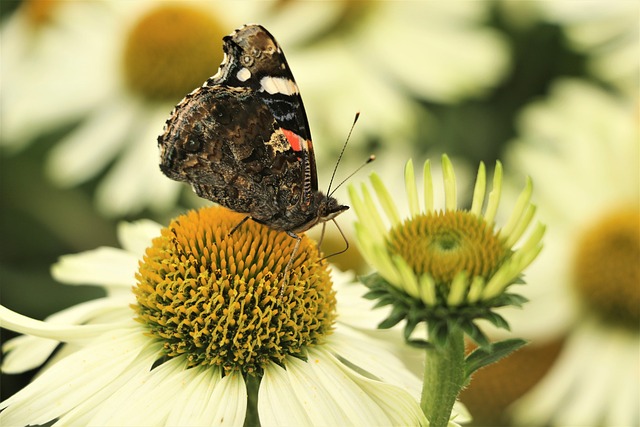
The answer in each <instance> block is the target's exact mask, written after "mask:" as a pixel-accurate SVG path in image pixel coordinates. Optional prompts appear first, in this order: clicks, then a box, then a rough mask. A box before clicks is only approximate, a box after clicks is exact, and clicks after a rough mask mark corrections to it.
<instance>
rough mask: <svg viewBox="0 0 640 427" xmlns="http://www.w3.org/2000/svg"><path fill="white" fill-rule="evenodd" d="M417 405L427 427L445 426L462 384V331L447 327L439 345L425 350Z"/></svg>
mask: <svg viewBox="0 0 640 427" xmlns="http://www.w3.org/2000/svg"><path fill="white" fill-rule="evenodd" d="M423 381H424V382H423V384H422V397H421V400H420V406H421V407H422V411H423V412H424V414H425V415H426V417H427V419H428V420H429V425H430V427H446V426H447V424H448V423H449V418H450V416H451V411H452V409H453V404H454V403H455V401H456V398H457V397H458V393H460V390H461V389H462V387H463V385H464V335H463V332H462V331H461V330H460V329H458V328H451V330H450V332H449V336H448V337H447V341H446V343H445V344H444V345H442V346H436V347H434V348H429V349H427V351H426V361H425V367H424V380H423Z"/></svg>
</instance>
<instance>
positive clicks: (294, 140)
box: [281, 128, 307, 151]
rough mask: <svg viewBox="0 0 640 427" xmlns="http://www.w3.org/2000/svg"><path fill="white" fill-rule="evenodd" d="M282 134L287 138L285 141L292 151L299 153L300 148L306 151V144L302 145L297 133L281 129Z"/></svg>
mask: <svg viewBox="0 0 640 427" xmlns="http://www.w3.org/2000/svg"><path fill="white" fill-rule="evenodd" d="M281 129H282V128H281ZM282 133H284V136H286V137H287V141H289V144H291V148H293V151H301V150H302V147H305V149H306V145H307V144H303V142H304V140H303V139H302V138H301V137H300V136H299V135H298V134H297V133H295V132H293V131H290V130H287V129H282Z"/></svg>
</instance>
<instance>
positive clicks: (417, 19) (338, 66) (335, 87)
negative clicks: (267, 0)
mask: <svg viewBox="0 0 640 427" xmlns="http://www.w3.org/2000/svg"><path fill="white" fill-rule="evenodd" d="M340 3H342V4H344V5H345V7H344V9H343V10H342V14H341V15H339V18H340V21H339V24H336V26H337V30H335V31H334V32H333V33H330V34H328V35H327V37H325V38H323V39H321V40H320V41H318V42H316V43H315V44H313V45H312V48H311V49H306V50H302V51H301V52H300V53H299V54H298V55H296V57H295V58H293V59H292V60H291V62H292V64H293V69H294V70H295V73H296V79H297V81H298V83H299V86H300V87H301V88H302V90H303V92H302V95H303V97H304V99H305V105H306V109H307V112H308V114H309V117H310V119H309V120H310V123H311V126H312V131H313V133H314V135H315V137H314V138H315V139H316V140H318V143H319V144H333V145H334V146H335V147H339V146H340V145H339V144H340V143H341V142H342V141H343V140H344V135H345V134H346V130H347V129H348V127H349V121H350V120H351V118H352V117H353V114H354V112H356V111H361V112H362V118H361V119H360V122H359V123H358V127H357V129H356V132H354V134H353V136H352V141H353V145H354V146H359V144H360V143H361V142H364V141H367V140H368V139H369V140H371V139H373V140H375V141H379V142H380V143H381V145H382V146H383V147H384V146H388V147H389V148H391V149H392V150H395V149H397V148H398V147H400V146H401V145H410V144H411V141H414V140H415V137H416V134H415V129H416V127H417V126H418V124H419V122H420V121H424V120H425V111H424V110H423V109H421V108H419V107H418V105H417V104H416V102H415V100H416V99H422V100H430V101H433V102H439V103H455V102H459V101H461V100H463V99H466V98H469V97H477V96H480V95H482V94H483V93H485V92H487V91H488V90H490V89H491V88H492V87H493V86H494V85H496V84H498V82H499V81H500V79H501V78H502V77H503V76H504V75H505V73H506V72H507V71H508V67H509V56H508V46H507V44H506V41H505V40H504V39H503V38H502V36H501V35H500V34H499V33H497V32H495V31H493V30H492V29H490V28H488V27H487V26H485V25H484V22H485V20H486V19H488V14H489V9H490V4H489V3H487V2H394V1H382V2H352V1H344V2H340ZM323 4H324V3H323ZM282 27H283V29H282V32H281V33H282V38H283V40H284V39H286V38H287V35H288V33H287V30H288V31H289V32H292V33H296V32H297V31H298V30H297V28H296V27H295V26H289V27H288V28H286V29H285V28H284V25H283V26H282ZM279 28H280V27H279ZM289 38H291V37H289ZM319 76H321V77H319ZM318 146H319V145H318ZM317 151H318V153H317V159H318V161H319V162H320V163H321V164H322V165H326V166H324V167H325V168H326V169H329V167H328V166H329V165H331V166H332V165H333V162H334V161H335V150H333V151H332V150H321V149H320V148H318V150H317ZM327 155H329V156H330V157H329V158H327Z"/></svg>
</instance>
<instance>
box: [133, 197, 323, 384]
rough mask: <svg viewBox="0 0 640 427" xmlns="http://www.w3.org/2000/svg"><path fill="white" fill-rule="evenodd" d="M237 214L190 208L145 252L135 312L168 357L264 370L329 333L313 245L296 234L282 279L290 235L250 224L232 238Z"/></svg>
mask: <svg viewBox="0 0 640 427" xmlns="http://www.w3.org/2000/svg"><path fill="white" fill-rule="evenodd" d="M242 219H243V215H241V214H237V213H233V212H231V211H229V210H226V209H222V208H210V209H201V210H199V211H191V212H190V213H188V214H186V215H183V216H181V217H179V218H177V219H175V220H173V221H172V222H171V224H169V227H167V228H164V229H163V230H162V234H161V236H160V237H158V238H156V239H154V240H153V242H152V245H151V247H149V248H148V249H147V251H146V254H145V256H144V258H143V260H142V262H141V264H140V269H139V271H138V274H137V275H136V277H137V282H138V284H137V286H136V287H135V288H134V294H135V295H136V300H137V304H135V305H134V309H135V311H136V312H137V313H138V317H137V320H138V321H139V322H141V323H142V324H144V325H146V327H147V328H148V329H149V333H150V334H151V335H152V336H154V337H155V338H157V339H159V340H160V341H162V342H163V346H164V349H165V352H166V354H167V356H168V357H175V356H179V355H185V356H186V357H187V360H188V365H189V366H197V365H204V366H210V365H215V366H219V367H221V368H222V369H223V370H224V372H232V371H241V372H243V373H261V372H262V371H263V370H264V367H265V366H267V365H268V364H270V363H279V364H281V363H282V362H283V361H284V359H285V357H286V356H298V357H300V356H302V357H304V352H305V349H306V348H308V347H312V346H315V345H317V344H320V343H323V342H325V340H326V337H327V335H329V334H331V333H332V331H333V323H334V321H335V318H336V312H335V305H336V299H335V293H334V292H333V290H332V287H331V280H330V277H329V267H328V264H327V262H326V261H321V260H320V257H319V253H318V250H317V249H316V247H315V245H314V243H313V242H312V241H311V240H310V239H308V238H307V237H306V236H303V237H302V240H301V244H300V248H299V251H298V254H297V255H296V259H295V260H294V262H293V264H292V266H291V268H290V270H289V271H288V273H287V274H288V275H289V280H288V281H284V280H282V275H283V273H284V269H285V265H286V264H287V262H288V261H289V258H290V257H291V255H292V249H293V244H292V239H291V237H289V236H288V235H286V234H285V233H280V232H277V231H275V230H273V229H270V228H268V227H264V226H259V225H257V224H256V223H253V222H247V223H244V224H243V225H242V226H241V227H240V228H239V229H238V230H236V231H235V232H234V234H233V235H229V231H230V230H232V229H233V228H234V226H236V225H237V224H239V223H240V222H241V221H242ZM285 283H286V284H285ZM281 286H285V289H284V290H283V294H284V298H283V299H282V300H280V298H279V294H280V292H281V290H280V287H281Z"/></svg>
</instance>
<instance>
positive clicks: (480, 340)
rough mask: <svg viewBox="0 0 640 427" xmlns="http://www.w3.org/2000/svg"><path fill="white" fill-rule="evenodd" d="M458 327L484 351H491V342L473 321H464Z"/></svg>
mask: <svg viewBox="0 0 640 427" xmlns="http://www.w3.org/2000/svg"><path fill="white" fill-rule="evenodd" d="M460 328H461V329H462V330H463V331H464V332H465V333H466V334H467V335H468V336H469V338H471V340H472V341H473V342H474V343H476V345H477V346H478V347H480V348H482V349H483V350H485V351H491V342H489V338H487V336H486V335H485V334H484V332H482V330H481V329H480V328H479V327H478V325H476V324H475V323H474V322H473V321H466V322H464V323H463V324H462V325H460Z"/></svg>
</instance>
